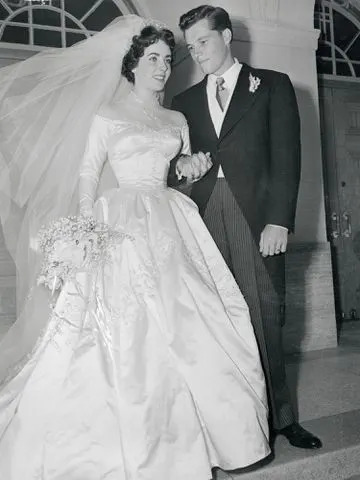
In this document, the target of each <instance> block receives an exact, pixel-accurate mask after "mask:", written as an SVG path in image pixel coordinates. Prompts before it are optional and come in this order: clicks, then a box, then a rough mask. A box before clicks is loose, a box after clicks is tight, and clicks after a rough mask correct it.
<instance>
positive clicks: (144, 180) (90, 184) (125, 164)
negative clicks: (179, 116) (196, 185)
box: [80, 115, 190, 215]
mask: <svg viewBox="0 0 360 480" xmlns="http://www.w3.org/2000/svg"><path fill="white" fill-rule="evenodd" d="M180 153H183V154H190V141H189V130H188V126H187V123H186V121H185V119H183V122H182V123H179V122H178V124H164V123H163V122H160V121H154V122H153V123H152V124H149V121H148V119H144V122H142V121H141V120H136V121H135V120H131V121H130V120H127V119H122V120H113V119H109V118H105V117H103V116H100V115H96V116H95V118H94V121H93V123H92V126H91V128H90V132H89V137H88V142H87V146H86V150H85V154H84V159H83V162H82V165H81V169H80V179H81V181H80V210H81V211H82V212H83V213H84V214H85V215H86V214H91V213H92V208H93V205H94V201H95V197H96V191H97V185H98V183H99V178H100V174H101V171H102V169H103V166H104V163H105V162H106V160H108V162H109V164H110V166H111V167H112V171H113V173H114V175H115V178H116V180H117V183H118V185H119V186H120V187H122V188H123V187H124V186H129V187H137V188H144V187H145V188H164V187H165V186H166V181H167V174H168V170H169V164H170V161H171V160H172V159H173V158H175V157H176V156H177V155H178V154H180Z"/></svg>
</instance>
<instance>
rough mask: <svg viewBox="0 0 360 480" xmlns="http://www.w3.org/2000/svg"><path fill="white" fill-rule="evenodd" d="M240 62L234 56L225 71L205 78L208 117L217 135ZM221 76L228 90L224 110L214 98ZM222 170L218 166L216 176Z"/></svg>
mask: <svg viewBox="0 0 360 480" xmlns="http://www.w3.org/2000/svg"><path fill="white" fill-rule="evenodd" d="M241 68H242V64H241V63H239V61H238V60H237V59H236V58H234V64H233V65H231V67H230V68H229V69H228V70H226V72H225V73H223V74H222V75H209V76H208V78H207V85H206V94H207V99H208V105H209V112H210V117H211V120H212V122H213V125H214V128H215V132H216V135H217V136H218V137H219V136H220V132H221V127H222V124H223V122H224V118H225V115H226V112H227V110H228V108H229V105H230V101H231V97H232V96H233V93H234V90H235V86H236V83H237V81H238V78H239V74H240V72H241ZM219 76H221V77H222V78H223V79H224V87H225V88H226V89H227V90H228V92H229V96H228V99H227V101H226V104H225V106H224V110H221V108H220V105H219V103H218V101H217V100H216V79H217V78H218V77H219ZM223 177H224V172H223V170H222V168H221V165H220V168H219V172H218V178H223Z"/></svg>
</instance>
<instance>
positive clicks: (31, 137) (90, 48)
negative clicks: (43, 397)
mask: <svg viewBox="0 0 360 480" xmlns="http://www.w3.org/2000/svg"><path fill="white" fill-rule="evenodd" d="M148 24H155V25H157V24H156V23H155V22H152V21H148V20H145V19H142V18H140V17H138V16H136V15H127V16H123V17H119V18H117V19H116V20H114V21H113V22H112V23H111V24H110V25H109V26H108V27H106V28H105V29H104V30H103V31H102V32H100V33H98V34H96V35H95V36H94V37H91V38H89V39H87V40H84V41H83V42H80V43H78V44H76V45H75V46H73V47H70V48H67V49H64V50H58V49H51V50H48V51H45V52H42V53H39V54H37V55H35V56H34V57H31V58H30V59H28V60H25V61H24V62H20V63H18V64H15V65H11V66H8V67H4V68H2V69H0V217H1V222H2V228H3V233H4V237H5V241H6V245H7V247H8V249H9V251H10V253H11V255H12V257H13V259H14V261H15V264H16V269H17V312H18V318H17V320H16V322H15V324H14V325H13V327H11V328H10V331H9V332H8V333H7V334H6V335H5V337H4V339H3V340H2V341H0V383H1V382H2V381H4V380H5V378H8V375H9V374H10V376H12V375H13V374H14V373H15V372H16V369H15V368H14V367H15V366H21V362H22V361H23V360H24V359H26V357H27V355H28V354H29V353H30V352H31V351H32V349H33V348H34V346H35V344H36V341H37V339H38V338H39V337H40V336H41V333H42V331H43V329H44V327H45V326H46V322H47V320H48V318H49V314H50V307H49V303H50V296H49V293H47V292H46V291H45V289H44V288H43V287H37V286H36V276H37V270H38V263H39V255H38V253H37V250H36V245H35V238H36V235H37V232H38V230H39V228H40V227H41V226H42V225H44V224H47V223H48V222H49V221H51V220H53V219H54V218H58V217H60V216H66V215H70V214H75V213H77V206H78V198H77V194H78V180H79V174H78V171H79V166H80V163H81V160H82V155H83V152H84V149H85V145H86V140H87V135H88V131H89V128H90V124H91V122H92V118H93V116H94V114H95V113H96V111H97V110H98V108H99V107H100V105H101V104H102V103H104V102H106V101H108V100H110V98H111V97H113V96H114V94H116V95H125V94H126V93H127V92H128V91H129V89H130V86H129V84H128V82H127V81H126V80H125V78H124V77H122V76H121V65H122V60H123V57H124V55H125V53H126V52H127V50H128V49H129V47H130V44H131V41H132V37H133V36H134V35H136V34H139V33H140V31H141V30H142V28H143V27H144V26H146V25H148ZM115 92H116V93H115Z"/></svg>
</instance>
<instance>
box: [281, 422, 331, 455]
mask: <svg viewBox="0 0 360 480" xmlns="http://www.w3.org/2000/svg"><path fill="white" fill-rule="evenodd" d="M277 433H278V434H279V435H284V437H286V438H287V439H288V440H289V443H290V445H293V446H294V447H298V448H309V449H315V448H321V447H322V443H321V440H320V438H317V437H315V436H314V435H313V434H312V433H310V432H308V431H307V430H305V428H303V427H302V426H301V425H299V424H298V423H292V424H291V425H289V426H288V427H285V428H282V429H281V430H278V431H277Z"/></svg>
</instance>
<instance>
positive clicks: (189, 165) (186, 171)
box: [176, 152, 212, 183]
mask: <svg viewBox="0 0 360 480" xmlns="http://www.w3.org/2000/svg"><path fill="white" fill-rule="evenodd" d="M211 167H212V161H211V156H210V153H209V152H207V153H203V152H198V153H193V154H192V155H181V156H180V157H179V159H178V160H177V162H176V175H177V177H178V179H179V180H180V179H181V178H184V177H185V178H186V180H187V182H188V183H193V182H196V181H198V180H200V178H202V177H203V176H204V175H205V174H206V173H207V172H208V171H209V170H210V168H211Z"/></svg>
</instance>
